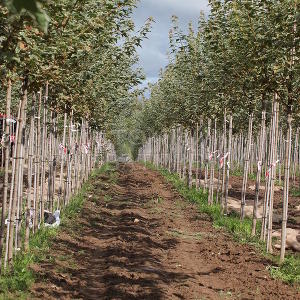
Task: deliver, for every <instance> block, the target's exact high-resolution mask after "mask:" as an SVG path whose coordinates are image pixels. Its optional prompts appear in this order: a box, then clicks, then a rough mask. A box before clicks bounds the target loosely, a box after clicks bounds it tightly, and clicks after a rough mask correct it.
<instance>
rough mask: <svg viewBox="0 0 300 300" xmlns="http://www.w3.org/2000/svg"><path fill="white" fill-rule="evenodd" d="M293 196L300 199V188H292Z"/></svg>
mask: <svg viewBox="0 0 300 300" xmlns="http://www.w3.org/2000/svg"><path fill="white" fill-rule="evenodd" d="M290 193H291V196H292V197H300V188H295V187H293V188H291V192H290Z"/></svg>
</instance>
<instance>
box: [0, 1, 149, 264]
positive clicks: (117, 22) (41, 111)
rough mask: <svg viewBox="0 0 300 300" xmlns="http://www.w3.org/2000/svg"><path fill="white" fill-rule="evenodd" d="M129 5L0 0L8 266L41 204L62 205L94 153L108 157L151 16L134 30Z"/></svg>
mask: <svg viewBox="0 0 300 300" xmlns="http://www.w3.org/2000/svg"><path fill="white" fill-rule="evenodd" d="M135 4H136V1H135V0H117V1H115V0H96V1H94V0H93V1H91V0H87V1H78V0H62V1H34V0H30V1H17V0H14V1H1V4H0V53H1V55H0V66H1V73H0V81H1V91H0V96H1V99H6V101H3V100H1V103H0V112H1V113H2V115H3V125H4V126H2V128H3V132H1V136H2V142H1V146H2V148H1V152H2V155H1V157H2V159H3V162H2V165H3V167H4V170H3V182H4V184H3V187H2V189H1V190H3V198H2V199H3V200H2V219H1V234H0V235H1V241H0V251H1V253H0V255H1V257H2V249H3V248H4V249H5V250H6V251H5V256H4V262H5V263H4V266H5V267H7V266H10V265H12V264H13V257H14V254H15V253H16V252H17V251H18V250H19V249H21V250H25V251H27V250H28V247H29V237H30V234H31V233H32V232H35V231H36V230H37V229H38V227H39V226H42V225H43V221H44V209H47V210H49V211H51V212H53V211H54V210H55V209H60V208H62V207H63V206H65V205H67V204H68V203H69V201H70V198H71V195H73V194H74V193H76V192H77V191H78V189H79V188H80V186H81V184H82V183H83V182H84V181H85V180H86V179H87V176H88V175H89V173H90V171H91V170H92V168H93V167H94V166H95V164H96V161H97V159H99V158H100V159H101V161H104V160H110V159H115V154H114V153H115V150H114V147H113V145H112V144H111V142H109V140H114V139H115V140H116V137H115V133H114V131H113V128H114V124H115V123H116V120H117V119H118V116H119V115H120V114H124V115H125V114H126V113H128V111H130V109H131V108H132V107H133V106H134V105H135V100H134V99H136V97H137V95H138V93H139V92H138V91H137V90H135V89H134V87H135V86H136V85H137V84H138V83H139V82H140V81H141V80H142V78H143V74H142V72H141V70H139V69H137V68H134V64H135V63H136V60H137V57H136V52H135V51H136V47H137V46H139V45H140V43H141V41H142V39H143V38H144V37H145V36H146V34H147V32H148V31H149V28H150V22H151V20H148V21H147V22H146V23H145V26H143V27H142V28H140V29H138V30H136V29H135V27H134V23H133V22H132V20H131V13H132V9H133V8H134V7H135ZM13 124H14V125H13ZM11 146H12V147H11ZM21 228H24V230H25V234H24V235H22V234H21V232H22V229H21Z"/></svg>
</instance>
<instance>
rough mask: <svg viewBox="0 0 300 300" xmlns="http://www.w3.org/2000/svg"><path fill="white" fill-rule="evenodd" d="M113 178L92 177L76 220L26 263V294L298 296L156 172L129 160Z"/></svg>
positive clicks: (68, 296)
mask: <svg viewBox="0 0 300 300" xmlns="http://www.w3.org/2000/svg"><path fill="white" fill-rule="evenodd" d="M111 175H112V174H110V176H109V174H108V176H104V175H99V176H98V177H97V178H95V179H93V183H92V190H90V191H89V195H88V196H87V199H86V201H85V204H84V207H83V209H82V210H81V213H80V215H79V216H78V218H76V219H75V220H73V221H71V222H69V223H68V224H66V225H65V226H64V227H63V228H62V230H61V231H60V233H59V235H58V236H57V238H56V239H55V241H54V243H53V245H52V249H51V251H50V252H49V255H48V257H47V259H45V261H44V262H43V263H41V264H39V265H33V266H32V269H33V270H34V272H35V273H36V276H37V279H36V283H35V284H34V285H33V287H32V289H31V299H124V300H125V299H126V300H127V299H151V300H153V299H154V300H155V299H300V293H299V292H297V291H296V289H295V288H293V287H291V286H288V285H286V284H284V283H282V282H281V281H279V280H273V279H271V278H270V275H269V273H268V271H267V270H266V269H267V267H268V266H269V265H270V262H269V261H268V260H267V259H265V258H263V257H262V256H261V255H259V254H258V253H257V252H256V251H255V249H253V248H252V247H250V246H248V245H241V244H239V243H238V242H235V241H234V240H233V239H232V238H231V237H230V236H229V235H228V234H227V233H225V232H224V231H222V230H217V229H215V228H213V227H212V225H211V223H210V221H209V219H208V218H207V216H205V215H201V214H200V213H199V212H198V211H197V208H196V206H193V205H191V204H189V203H188V202H186V201H185V200H184V199H182V198H181V197H180V196H179V195H178V193H177V192H176V191H174V189H173V188H172V186H170V185H169V184H168V183H166V182H165V180H164V178H163V177H162V176H161V175H160V174H159V173H158V172H156V171H151V170H148V169H146V168H145V167H143V166H142V165H139V164H135V163H134V164H125V165H124V164H122V165H120V166H119V168H118V170H117V172H116V174H114V175H113V176H111ZM116 175H117V179H113V180H112V178H115V177H116Z"/></svg>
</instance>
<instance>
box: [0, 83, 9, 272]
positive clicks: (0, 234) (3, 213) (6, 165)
mask: <svg viewBox="0 0 300 300" xmlns="http://www.w3.org/2000/svg"><path fill="white" fill-rule="evenodd" d="M10 107H11V80H10V79H8V80H7V88H6V112H5V113H6V120H5V121H6V122H5V132H4V134H5V162H4V184H3V198H2V211H1V228H0V272H1V270H2V252H3V244H4V228H5V217H6V206H7V198H8V176H9V157H10V153H9V152H10V151H9V150H10V138H9V132H10V122H9V121H8V119H7V118H10Z"/></svg>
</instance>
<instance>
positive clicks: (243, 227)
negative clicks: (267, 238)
mask: <svg viewBox="0 0 300 300" xmlns="http://www.w3.org/2000/svg"><path fill="white" fill-rule="evenodd" d="M145 165H146V166H147V167H148V168H150V169H157V168H156V167H155V166H153V165H152V164H150V163H145ZM158 170H159V171H160V173H161V174H162V175H163V176H164V177H165V179H166V180H167V181H168V182H170V183H171V184H172V185H173V186H174V187H175V188H176V190H177V191H178V192H179V193H180V195H181V196H183V198H185V199H186V200H188V201H189V202H192V203H196V204H197V206H198V209H199V212H200V213H205V214H207V215H208V216H209V217H210V218H211V220H212V222H213V226H214V227H215V228H225V229H226V230H227V231H228V232H230V233H231V234H232V236H233V237H234V238H235V240H237V241H238V242H240V243H248V244H251V245H253V246H255V247H256V248H257V249H258V250H259V251H260V252H261V253H262V254H263V255H264V256H265V257H267V258H268V259H270V260H271V261H272V262H273V266H270V267H269V271H270V274H271V276H272V277H273V278H278V279H281V280H282V281H284V282H287V283H289V284H295V285H296V286H297V287H299V288H300V255H291V254H288V255H287V256H286V259H285V261H284V263H283V264H279V257H278V256H271V255H270V254H267V253H266V251H265V244H264V243H263V242H262V241H260V240H259V235H260V226H261V223H260V222H258V224H257V230H256V232H257V235H256V236H255V237H253V236H251V229H252V220H251V219H250V218H245V219H244V221H243V222H241V220H240V218H239V215H238V214H234V213H233V214H230V215H227V216H225V215H223V214H222V210H221V206H220V205H219V204H217V203H214V204H213V205H209V204H208V195H207V193H204V192H203V191H202V190H196V188H195V187H192V188H189V187H188V186H187V185H186V184H185V183H184V182H183V181H182V180H181V179H180V178H179V176H178V175H177V174H173V173H170V172H169V171H168V170H166V169H162V168H159V169H158Z"/></svg>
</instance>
